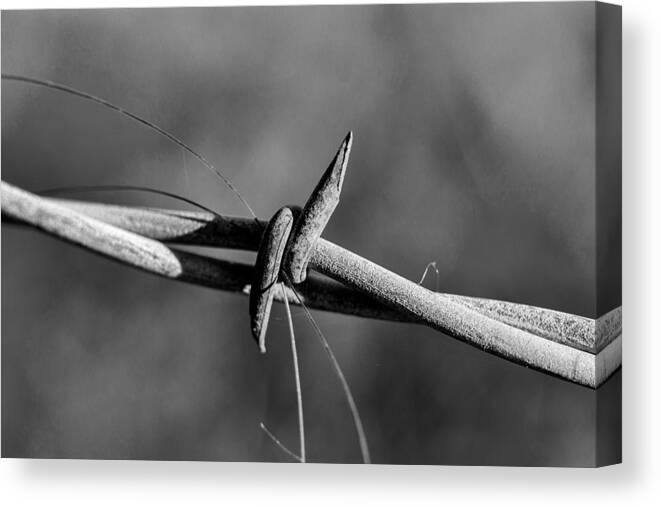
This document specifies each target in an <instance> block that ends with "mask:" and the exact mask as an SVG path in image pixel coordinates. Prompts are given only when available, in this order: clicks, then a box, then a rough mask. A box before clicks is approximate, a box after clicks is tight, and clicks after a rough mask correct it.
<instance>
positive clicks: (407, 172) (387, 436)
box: [2, 3, 620, 466]
mask: <svg viewBox="0 0 661 507" xmlns="http://www.w3.org/2000/svg"><path fill="white" fill-rule="evenodd" d="M595 40H596V37H595V7H594V4H593V3H577V4H500V5H498V4H491V5H479V4H475V5H452V4H448V5H442V6H433V5H427V6H369V7H366V6H349V7H346V6H345V7H295V8H287V7H276V8H261V7H260V8H254V7H244V8H218V9H167V10H121V9H117V10H95V11H75V10H74V11H32V12H27V11H24V12H3V13H2V71H3V72H4V73H18V74H25V75H29V76H35V77H40V78H44V79H50V80H53V81H57V82H61V83H65V84H68V85H71V86H74V87H76V88H79V89H81V90H84V91H88V92H90V93H93V94H96V95H99V96H101V97H103V98H105V99H108V100H110V101H113V102H115V103H117V104H119V105H121V106H123V107H125V108H126V109H128V110H130V111H134V112H136V113H139V114H141V115H143V116H145V117H147V118H149V119H150V120H152V121H154V122H156V123H157V124H159V125H160V126H162V127H164V128H166V129H167V130H169V131H171V132H173V133H175V134H176V135H177V136H179V137H181V138H182V139H184V140H185V141H186V142H188V143H189V144H190V145H192V146H193V147H194V148H195V149H197V150H199V151H200V152H201V153H203V154H204V155H205V156H206V157H207V158H208V159H209V160H210V161H212V163H214V164H215V165H216V166H217V167H218V168H219V169H220V170H221V171H223V173H224V174H225V175H226V176H227V177H229V178H230V179H231V181H232V182H233V183H234V185H235V186H236V187H238V188H239V190H240V191H241V192H242V194H243V195H244V197H245V198H246V199H247V200H248V202H249V203H250V204H251V206H252V207H253V208H254V209H255V211H256V212H257V214H258V215H259V216H261V217H264V218H268V217H269V216H271V214H272V213H273V212H274V211H275V210H276V209H277V208H278V207H280V206H281V205H283V204H285V203H300V204H302V203H304V202H305V200H306V199H307V196H308V194H309V192H310V191H311V189H312V188H313V187H314V185H315V184H316V181H317V179H318V177H319V175H320V174H321V172H322V171H323V170H324V169H325V168H326V166H327V164H328V162H329V161H330V159H331V157H332V155H333V154H334V151H335V149H336V148H337V146H338V144H339V142H340V141H341V139H342V137H343V136H344V135H345V134H346V132H347V131H348V130H349V129H352V130H353V131H354V133H355V141H354V148H353V151H352V155H351V160H350V165H349V169H348V172H347V176H346V179H345V183H344V189H343V200H342V202H341V203H340V206H339V207H338V209H337V210H336V212H335V214H334V216H333V218H332V220H331V222H330V223H329V225H328V227H327V229H326V232H325V234H324V236H325V237H326V238H328V239H330V240H332V241H334V242H337V243H339V244H340V245H342V246H344V247H346V248H349V249H351V250H353V251H355V252H357V253H359V254H361V255H363V256H365V257H367V258H369V259H371V260H373V261H375V262H377V263H379V264H381V265H383V266H386V267H387V268H389V269H392V270H394V271H396V272H398V273H400V274H402V275H404V276H406V277H408V278H411V279H415V280H418V279H419V278H420V277H421V275H422V272H423V271H424V269H425V266H426V265H427V263H429V262H431V261H436V262H437V265H438V269H439V272H440V273H439V277H438V284H439V290H441V291H443V292H453V293H460V294H466V295H472V296H481V297H490V298H498V299H504V300H509V301H515V302H520V303H526V304H531V305H537V306H543V307H548V308H553V309H557V310H562V311H567V312H572V313H576V314H580V315H585V316H588V317H595V316H596V314H597V307H596V305H597V297H596V235H597V234H596V231H597V220H596V216H595V208H596V202H595V200H596V198H595V160H596V155H595V103H596V98H595V79H596V77H595ZM2 178H3V179H4V180H6V181H8V182H11V183H13V184H16V185H19V186H21V187H23V188H26V189H28V190H40V189H45V188H49V187H55V186H62V185H96V184H134V185H147V186H151V187H154V188H159V189H164V190H168V191H172V192H176V193H179V194H182V195H185V196H187V197H189V198H192V199H194V200H196V201H198V202H201V203H203V204H205V205H207V206H209V207H211V208H214V209H215V210H217V211H220V212H222V213H225V214H238V215H245V214H246V211H245V209H243V208H242V207H241V204H240V202H239V201H238V200H237V199H236V198H235V197H234V196H233V195H232V194H231V192H229V191H228V190H227V189H226V188H225V187H224V186H223V184H222V183H221V182H220V181H219V180H218V179H217V178H215V177H214V176H213V175H212V174H210V173H209V172H208V171H207V170H206V169H205V168H204V167H203V166H201V165H200V164H199V163H198V162H197V161H196V160H194V159H193V158H192V157H191V156H190V155H188V154H186V153H185V152H184V151H183V150H182V149H180V148H178V147H176V146H174V145H172V144H171V143H168V142H167V141H166V140H164V139H163V138H161V137H158V136H157V135H155V134H154V133H153V132H151V131H149V130H147V129H145V128H144V127H142V126H140V125H137V124H135V123H132V122H130V121H128V120H127V119H126V118H124V117H121V116H119V115H117V114H114V113H112V112H110V111H108V110H106V109H103V108H101V107H99V106H97V105H94V104H91V103H89V102H85V101H82V100H80V99H77V98H74V97H70V96H66V95H63V94H61V93H58V92H54V91H52V90H47V89H43V88H36V87H33V86H29V85H25V84H20V83H13V82H3V83H2ZM90 198H94V199H98V200H106V201H109V202H123V203H130V204H147V205H153V204H157V205H160V206H171V207H179V206H181V205H180V204H179V203H173V202H171V201H167V200H165V199H160V198H154V197H150V196H144V195H136V194H121V195H118V194H115V195H108V194H104V195H98V194H97V195H92V196H90ZM606 227H607V228H608V226H606ZM606 232H608V230H607V231H606ZM613 248H615V250H616V251H619V250H618V249H619V245H617V244H613ZM221 254H222V255H223V256H224V257H230V258H241V259H246V260H249V259H251V258H252V257H251V256H250V255H246V254H237V253H235V252H227V253H226V252H222V253H221ZM425 284H426V285H427V286H428V287H430V288H434V287H435V284H436V279H435V276H434V274H433V273H432V274H431V276H429V277H428V278H427V280H426V281H425ZM608 287H610V289H609V290H610V292H609V293H608V294H607V295H606V296H605V299H604V301H606V302H605V303H604V304H605V305H606V306H607V307H608V308H600V313H603V312H602V311H601V310H602V309H603V310H608V309H610V308H613V307H615V306H617V305H619V304H620V301H619V297H620V296H619V293H620V289H619V278H617V277H614V278H613V283H611V284H608ZM314 315H315V318H316V319H317V321H318V323H319V325H320V326H321V328H322V329H323V331H324V332H325V334H326V335H327V336H328V338H329V340H330V342H331V344H332V346H333V347H334V349H335V351H336V354H337V356H338V359H339V361H340V363H341V364H342V366H343V367H344V370H345V373H346V375H347V377H348V380H349V383H350V385H351V386H352V388H353V391H354V395H355V397H356V400H357V404H358V407H359V409H360V412H361V414H362V416H363V419H364V423H365V429H366V433H367V437H368V440H369V443H370V447H371V451H372V455H373V459H374V461H375V462H378V463H418V464H436V463H445V464H510V465H573V466H588V465H591V464H593V463H594V462H595V455H596V453H597V449H596V441H597V440H596V439H597V436H596V416H597V413H599V415H600V417H602V418H603V420H605V421H607V422H608V424H607V425H606V429H605V433H604V435H603V436H604V442H611V444H612V450H610V451H609V452H612V453H618V452H619V440H618V438H619V429H620V428H619V390H620V374H619V373H617V374H616V375H615V376H614V377H613V378H611V380H609V381H608V382H607V383H606V384H605V385H604V386H603V387H602V388H601V389H600V390H599V391H598V392H597V391H594V390H590V389H586V388H583V387H580V386H575V385H572V384H570V383H568V382H565V381H563V380H560V379H556V378H553V377H550V376H548V375H544V374H542V373H539V372H535V371H532V370H529V369H526V368H524V367H521V366H518V365H513V364H511V363H508V362H507V361H504V360H502V359H499V358H496V357H493V356H491V355H489V354H486V353H483V352H481V351H479V350H476V349H474V348H471V347H470V346H467V345H465V344H462V343H460V342H457V341H455V340H453V339H451V338H449V337H446V336H444V335H442V334H440V333H438V332H435V331H432V330H429V329H426V328H423V327H418V326H414V325H404V324H393V323H384V322H377V321H371V320H367V319H358V318H354V317H348V316H342V315H339V316H338V315H333V314H324V313H320V312H315V313H314ZM283 317H284V311H283V309H282V308H281V307H279V306H278V307H277V308H275V310H274V314H273V320H272V323H271V327H270V336H269V338H268V341H269V354H268V355H267V356H265V357H264V356H261V355H260V354H258V352H257V347H256V346H255V343H254V342H253V340H252V337H251V335H250V331H249V324H248V310H247V300H246V299H245V298H243V297H241V296H237V295H232V294H226V293H220V292H215V291H211V290H208V289H203V288H198V287H192V286H187V285H183V284H178V283H174V282H170V281H165V280H161V279H159V278H156V277H154V276H150V275H147V274H143V273H140V272H137V271H135V270H132V269H128V268H125V267H123V266H120V265H118V264H115V263H113V262H110V261H107V260H105V259H102V258H99V257H96V256H94V255H91V254H89V253H87V252H84V251H82V250H79V249H77V248H74V247H72V246H70V245H68V244H64V243H62V242H59V241H57V240H55V239H52V238H50V237H46V236H45V235H43V234H39V233H36V232H33V231H30V230H26V229H18V228H14V227H10V226H5V225H3V227H2V454H3V456H14V457H16V456H24V457H79V458H118V459H122V458H136V459H184V460H241V461H274V460H276V461H277V460H286V459H287V458H286V456H284V455H283V454H282V453H281V451H279V450H278V449H277V448H275V446H274V445H273V444H272V442H271V441H270V440H269V439H268V438H266V437H265V436H264V434H263V433H262V432H261V430H260V428H259V423H260V421H263V422H264V423H265V424H266V425H267V426H268V427H269V428H270V429H271V430H272V431H274V432H275V433H276V434H277V435H278V436H279V437H280V438H281V439H282V440H283V441H284V442H285V443H286V444H287V445H289V446H290V447H292V448H294V449H295V448H296V445H297V426H296V405H295V396H294V390H293V374H292V369H291V359H290V352H289V342H288V334H287V326H286V322H285V321H284V320H283ZM294 324H295V327H296V331H297V337H298V343H299V349H300V350H299V352H300V359H301V362H302V376H303V379H302V380H303V396H304V405H305V416H306V423H307V424H306V430H307V436H308V442H307V443H308V446H309V449H308V451H309V457H310V459H311V460H312V461H325V462H357V461H359V460H360V452H359V448H358V443H357V439H356V435H355V431H354V429H353V426H352V422H351V417H350V413H349V411H348V409H347V405H346V401H345V400H344V398H343V396H342V391H341V388H340V385H339V383H338V381H337V379H336V377H335V376H334V374H333V372H332V370H331V367H330V365H329V364H328V362H327V359H326V357H325V355H324V352H323V351H322V349H321V347H320V346H319V343H318V341H317V338H316V337H315V336H314V334H313V331H312V329H311V327H310V325H309V323H308V322H307V320H306V319H305V317H304V315H303V314H302V313H301V311H300V310H295V320H294ZM598 400H599V403H597V401H598Z"/></svg>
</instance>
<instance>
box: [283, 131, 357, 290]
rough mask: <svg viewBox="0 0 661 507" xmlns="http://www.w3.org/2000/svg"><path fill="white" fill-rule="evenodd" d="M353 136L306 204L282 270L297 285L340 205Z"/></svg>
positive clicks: (346, 138) (304, 276)
mask: <svg viewBox="0 0 661 507" xmlns="http://www.w3.org/2000/svg"><path fill="white" fill-rule="evenodd" d="M352 142H353V134H352V133H351V131H350V132H349V133H348V134H347V135H346V137H345V138H344V140H343V141H342V143H341V144H340V148H339V149H338V151H337V153H336V154H335V157H334V158H333V160H332V162H331V163H330V165H329V166H328V169H326V171H325V172H324V174H323V176H322V177H321V179H320V180H319V183H317V186H316V187H315V189H314V190H313V191H312V194H311V195H310V198H309V199H308V201H307V202H306V203H305V206H304V207H303V211H302V212H301V215H300V217H299V218H298V220H297V221H296V225H295V226H294V231H293V232H292V234H291V237H290V239H289V242H288V244H287V253H286V254H285V262H284V265H283V270H284V271H285V273H287V274H288V275H289V278H290V279H291V280H292V281H293V282H294V283H301V282H304V281H305V278H306V276H307V273H306V271H307V267H308V261H309V259H310V256H311V255H312V252H313V251H314V248H315V246H316V244H317V240H318V239H319V238H320V237H321V233H322V232H323V230H324V228H325V227H326V224H327V223H328V220H330V217H331V215H332V214H333V211H335V208H336V207H337V205H338V203H339V202H340V192H341V191H342V182H343V181H344V173H345V171H346V169H347V163H348V162H349V153H350V152H351V144H352Z"/></svg>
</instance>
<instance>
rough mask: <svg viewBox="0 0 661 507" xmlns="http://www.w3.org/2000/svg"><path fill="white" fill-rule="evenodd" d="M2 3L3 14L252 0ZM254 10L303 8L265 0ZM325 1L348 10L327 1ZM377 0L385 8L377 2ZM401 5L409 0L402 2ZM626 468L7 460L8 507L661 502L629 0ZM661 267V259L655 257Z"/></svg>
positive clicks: (650, 228) (652, 227)
mask: <svg viewBox="0 0 661 507" xmlns="http://www.w3.org/2000/svg"><path fill="white" fill-rule="evenodd" d="M249 3H250V2H242V1H231V2H227V1H224V2H219V1H215V2H214V1H211V2H208V1H196V2H183V1H160V2H147V1H134V2H129V1H123V2H108V1H96V2H89V1H88V2H84V1H80V0H78V1H70V0H69V1H60V2H58V1H37V2H35V1H29V2H28V1H25V0H23V1H11V2H10V1H5V0H1V2H0V5H1V7H2V9H16V8H21V9H25V8H54V7H58V8H61V7H67V8H83V7H85V8H89V7H92V6H93V7H119V6H131V7H137V6H150V7H155V6H177V5H184V4H187V5H219V4H249ZM253 3H254V4H278V3H289V4H304V3H305V2H302V1H295V0H289V1H286V2H272V1H265V0H262V1H258V2H253ZM321 3H346V2H333V1H328V0H325V1H323V2H321ZM373 3H377V2H373ZM397 3H402V2H401V1H400V2H397ZM621 3H622V5H623V8H624V10H623V41H624V42H623V43H624V76H623V80H624V108H623V110H624V163H623V173H624V174H623V175H624V178H623V184H624V189H623V193H624V196H623V197H624V198H623V203H624V237H623V243H624V246H623V248H624V284H623V286H624V294H623V300H624V313H625V329H626V332H625V336H626V337H625V345H624V363H625V367H624V370H623V373H624V405H623V418H624V462H625V463H624V464H623V465H620V466H615V467H610V468H606V469H601V470H589V469H586V470H580V469H523V468H476V467H465V468H460V467H421V466H417V467H401V466H379V467H365V466H346V465H308V466H303V467H302V466H300V465H293V464H292V465H284V464H281V465H270V464H243V463H241V464H238V463H237V464H234V463H185V462H130V461H106V462H103V461H70V460H52V461H47V460H2V461H1V462H0V499H1V501H2V502H3V505H12V506H13V505H39V504H48V505H90V504H91V505H117V504H128V505H132V504H136V503H138V502H140V503H145V504H149V505H151V504H156V505H164V506H180V505H182V504H189V505H197V504H198V503H202V502H204V503H211V502H213V503H216V504H218V503H229V504H230V505H233V504H235V503H237V504H241V505H245V504H257V503H260V504H261V505H268V506H269V507H271V506H274V505H287V506H290V505H298V504H311V503H314V504H315V506H317V505H320V506H321V505H337V504H338V502H343V503H344V502H346V503H347V504H348V505H353V504H358V503H359V502H361V503H362V502H366V503H367V502H369V504H370V505H371V504H378V505H382V506H387V505H401V504H402V503H403V502H405V503H406V504H408V505H417V504H422V503H433V504H441V503H445V504H450V503H451V504H461V505H472V504H478V505H479V504H481V503H485V504H488V505H489V506H490V507H491V506H498V505H507V506H508V507H510V506H515V505H526V506H528V505H531V504H534V505H535V506H538V505H539V506H543V505H554V506H557V505H561V504H562V505H577V504H579V505H580V504H583V505H592V504H598V505H600V507H603V506H608V505H617V506H621V505H649V504H650V503H651V502H652V500H653V499H655V500H656V501H657V503H658V501H659V500H661V486H660V481H659V479H658V477H661V467H660V466H659V461H660V459H659V458H660V456H659V455H658V454H657V453H658V452H659V451H661V446H660V445H659V442H660V440H661V437H660V436H659V433H660V431H659V429H660V428H661V410H660V409H659V402H658V400H659V399H661V392H659V386H660V385H661V373H660V372H659V368H658V365H656V364H655V363H656V361H655V358H656V357H660V356H661V345H660V340H659V337H658V328H657V326H655V320H654V318H655V316H656V314H657V313H658V311H659V310H658V308H659V306H661V305H660V303H661V297H660V296H659V291H658V290H657V286H658V283H659V282H661V280H660V277H659V271H660V268H659V262H658V259H661V242H660V240H659V231H660V230H661V227H659V223H658V222H659V218H660V217H661V213H659V211H660V209H659V208H660V207H661V204H660V203H661V199H659V196H658V195H657V194H658V189H659V188H660V187H661V178H660V177H659V170H658V169H659V167H661V160H660V157H659V155H658V151H657V149H656V148H657V144H658V138H659V134H658V130H655V127H656V126H657V124H658V121H659V117H660V116H661V109H660V108H659V102H660V99H659V90H661V70H660V68H659V61H661V58H660V55H659V53H660V52H661V43H660V40H661V30H659V26H658V21H659V20H661V8H660V7H659V5H660V4H659V2H653V1H643V0H624V1H623V2H621ZM655 261H656V262H655Z"/></svg>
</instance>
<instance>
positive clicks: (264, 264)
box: [248, 206, 294, 354]
mask: <svg viewBox="0 0 661 507" xmlns="http://www.w3.org/2000/svg"><path fill="white" fill-rule="evenodd" d="M293 223H294V215H293V214H292V211H291V210H290V209H289V208H288V207H286V206H285V207H282V208H280V209H279V210H278V211H277V212H276V213H275V215H273V218H271V220H270V221H269V223H268V225H267V226H266V229H265V231H264V235H263V236H262V241H261V243H260V245H259V250H258V251H257V259H256V261H255V269H254V274H253V283H252V287H253V289H252V290H251V291H250V302H249V305H248V307H249V311H250V327H251V329H252V334H253V336H254V337H255V340H257V343H258V344H259V350H260V352H262V354H264V353H266V329H267V327H268V322H269V316H270V315H271V305H272V304H273V296H274V295H275V290H276V288H277V286H278V285H277V284H278V278H279V275H280V264H281V262H282V257H283V254H284V251H285V246H286V245H287V239H288V238H289V233H290V232H291V228H292V225H293Z"/></svg>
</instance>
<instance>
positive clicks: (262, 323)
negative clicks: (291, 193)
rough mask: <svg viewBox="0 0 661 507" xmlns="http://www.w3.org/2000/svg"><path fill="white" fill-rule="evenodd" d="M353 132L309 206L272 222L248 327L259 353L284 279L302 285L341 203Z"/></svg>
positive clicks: (282, 212) (290, 209)
mask: <svg viewBox="0 0 661 507" xmlns="http://www.w3.org/2000/svg"><path fill="white" fill-rule="evenodd" d="M352 141H353V134H352V133H351V132H349V133H348V134H347V135H346V137H345V138H344V140H343V141H342V143H341V144H340V148H339V149H338V151H337V153H336V154H335V157H334V158H333V160H332V161H331V163H330V165H329V166H328V168H327V169H326V171H325V172H324V174H323V175H322V176H321V179H320V180H319V183H317V186H316V187H315V188H314V190H313V191H312V194H310V197H309V198H308V200H307V202H306V203H305V206H304V207H303V208H300V207H298V206H284V207H282V208H280V209H279V210H278V211H277V212H276V213H275V214H274V215H273V217H272V218H271V220H269V223H268V225H267V226H266V229H265V230H264V233H263V234H262V239H261V242H260V245H259V249H258V251H257V258H256V260H255V269H254V274H253V280H252V282H253V283H252V286H251V290H250V303H249V310H250V325H251V330H252V334H253V337H254V338H255V340H257V343H258V344H259V350H260V351H261V352H262V353H265V352H266V329H267V327H268V321H269V317H270V315H271V306H272V304H273V298H274V296H275V291H276V288H277V285H278V282H279V281H280V280H281V278H284V279H285V281H289V282H291V283H295V284H298V283H301V282H304V281H305V279H306V278H307V268H308V263H309V261H310V257H311V256H312V253H313V252H314V249H315V246H316V244H317V240H318V239H319V238H320V237H321V233H322V232H323V231H324V229H325V227H326V224H327V223H328V221H329V220H330V217H331V215H332V214H333V211H335V208H336V207H337V205H338V203H339V201H340V192H341V191H342V183H343V181H344V173H345V172H346V168H347V163H348V162H349V153H350V151H351V145H352Z"/></svg>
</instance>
